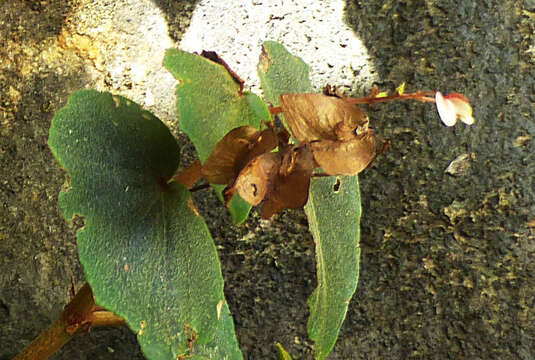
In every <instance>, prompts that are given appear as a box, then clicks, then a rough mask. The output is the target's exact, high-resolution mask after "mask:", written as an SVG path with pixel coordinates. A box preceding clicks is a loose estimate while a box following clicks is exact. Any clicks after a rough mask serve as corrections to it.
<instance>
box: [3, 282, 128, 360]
mask: <svg viewBox="0 0 535 360" xmlns="http://www.w3.org/2000/svg"><path fill="white" fill-rule="evenodd" d="M125 324H126V323H125V321H124V320H123V319H122V318H120V317H118V316H117V315H115V314H113V313H111V312H109V311H105V310H102V308H101V307H99V306H97V305H96V304H95V299H94V298H93V292H92V291H91V288H90V287H89V284H87V283H86V284H85V285H84V286H82V287H81V288H80V290H79V291H78V293H77V294H76V295H75V296H74V298H73V299H72V300H71V302H70V303H68V304H67V306H65V310H63V313H62V314H61V315H60V317H59V319H57V320H56V321H54V322H53V323H52V324H50V326H49V327H48V328H46V329H45V330H44V331H43V332H41V334H40V335H39V336H38V337H37V338H35V339H34V340H33V341H32V342H31V343H30V344H29V345H28V346H27V347H26V348H25V349H24V350H23V351H22V352H21V353H19V354H18V355H17V356H15V357H14V358H13V360H46V359H48V358H49V357H51V356H52V355H53V354H54V353H55V352H56V351H58V350H59V349H60V348H61V347H62V346H63V345H65V344H66V343H67V342H69V341H70V340H71V339H72V338H73V336H74V335H76V334H77V333H80V332H82V331H84V330H85V331H87V330H89V329H90V328H91V327H94V326H109V325H125Z"/></svg>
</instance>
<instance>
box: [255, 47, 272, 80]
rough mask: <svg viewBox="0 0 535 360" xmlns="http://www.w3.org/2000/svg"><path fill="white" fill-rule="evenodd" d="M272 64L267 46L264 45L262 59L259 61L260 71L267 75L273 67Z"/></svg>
mask: <svg viewBox="0 0 535 360" xmlns="http://www.w3.org/2000/svg"><path fill="white" fill-rule="evenodd" d="M271 63H272V61H271V57H270V56H269V54H268V53H267V51H266V48H265V46H263V45H262V53H261V54H260V59H259V61H258V70H259V71H260V72H262V73H264V74H265V73H266V72H267V71H268V69H269V67H270V66H271Z"/></svg>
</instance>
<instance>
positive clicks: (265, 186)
mask: <svg viewBox="0 0 535 360" xmlns="http://www.w3.org/2000/svg"><path fill="white" fill-rule="evenodd" d="M280 165H281V157H280V154H279V153H270V152H267V153H264V154H262V155H259V156H257V157H256V158H254V159H253V160H251V161H250V162H249V163H248V164H247V166H246V167H245V168H243V170H242V171H241V172H240V174H239V175H238V177H237V178H236V181H235V183H234V185H233V188H234V189H235V190H234V191H237V192H238V194H240V196H241V197H242V199H243V200H245V201H247V202H248V203H249V204H251V205H258V204H260V203H261V202H262V200H264V198H265V197H266V194H268V193H270V192H271V190H272V188H273V185H274V182H275V181H276V178H277V175H278V172H279V168H280Z"/></svg>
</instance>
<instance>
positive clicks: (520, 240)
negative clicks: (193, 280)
mask: <svg viewBox="0 0 535 360" xmlns="http://www.w3.org/2000/svg"><path fill="white" fill-rule="evenodd" d="M134 3H135V4H134ZM218 3H221V2H218ZM280 3H284V4H286V6H288V8H287V10H285V11H278V10H277V8H275V7H274V5H273V3H272V2H268V1H252V2H250V3H249V2H247V5H242V6H237V8H236V9H231V8H226V9H225V12H224V13H221V14H219V17H213V18H212V16H215V15H213V13H212V15H210V16H211V18H206V17H205V18H203V17H202V16H201V15H199V14H205V16H208V15H206V14H210V11H213V10H214V9H216V6H214V5H210V3H208V2H201V3H199V4H197V1H172V0H157V1H154V2H149V1H138V2H134V1H115V2H113V1H85V0H78V1H69V0H59V1H46V0H44V1H39V2H27V1H23V0H6V1H3V2H0V63H2V68H1V70H0V71H1V72H0V112H1V116H0V169H2V170H0V189H1V191H0V203H1V205H2V206H1V207H0V259H1V261H0V321H1V323H2V326H0V338H1V339H2V341H1V343H2V346H0V359H2V360H3V359H10V358H11V357H12V356H13V355H15V354H16V353H17V352H18V351H20V350H21V349H22V348H23V347H24V346H25V345H26V344H27V343H28V342H29V341H30V340H31V339H33V338H34V337H35V336H36V335H37V334H38V333H39V332H40V331H41V330H42V329H44V328H45V327H46V326H47V325H48V324H49V322H50V321H52V320H53V319H54V318H55V317H56V316H57V315H58V314H59V312H60V311H61V309H62V307H63V306H64V305H65V304H66V303H67V302H68V300H69V288H70V284H71V282H72V281H74V282H75V284H76V285H77V286H80V285H81V284H82V283H83V281H84V278H83V274H82V272H81V267H80V264H79V262H78V259H77V255H76V242H75V233H74V231H75V228H76V226H77V225H76V224H67V223H65V221H64V220H63V218H62V217H61V214H60V212H59V209H58V206H57V194H58V192H59V190H60V188H61V186H62V184H63V183H64V180H65V173H64V172H63V171H62V170H61V169H60V168H59V166H58V165H57V164H56V162H55V160H54V159H53V157H52V155H51V153H50V151H49V150H48V148H47V145H46V141H47V137H48V129H49V126H50V119H51V118H52V116H53V114H54V112H55V111H57V109H59V108H60V107H61V106H62V105H63V104H64V103H65V101H66V99H67V96H68V94H69V93H71V92H72V91H74V90H76V89H79V88H83V87H97V88H99V89H107V90H110V91H113V92H115V93H119V94H121V95H125V96H129V97H131V98H133V99H134V100H136V101H139V102H141V103H143V104H145V105H146V106H148V107H149V108H150V109H151V110H152V111H154V112H155V113H156V114H157V115H158V116H160V117H161V118H162V120H164V121H165V122H167V123H168V124H170V126H171V127H172V129H173V130H174V131H175V133H177V132H176V125H175V124H176V121H175V119H174V110H173V104H174V99H173V94H174V90H173V87H174V85H173V83H172V81H171V80H172V79H170V78H169V77H168V76H167V74H166V73H165V72H164V71H162V69H161V66H159V65H158V64H159V61H160V59H161V56H162V54H163V53H162V51H163V49H164V48H165V47H166V46H168V45H169V46H171V45H172V44H173V42H179V41H180V40H181V39H182V36H183V33H184V31H185V30H186V29H188V26H189V24H195V25H194V27H195V28H194V29H192V27H191V26H190V27H189V31H190V32H197V34H198V35H197V36H204V40H203V41H206V42H207V44H208V45H211V44H212V43H210V42H209V41H208V40H210V39H214V37H215V36H216V35H217V33H215V32H214V30H211V31H212V33H211V34H207V33H208V29H206V30H204V29H203V26H204V25H200V24H202V23H203V22H202V21H205V22H210V23H212V24H220V26H223V25H224V24H226V25H229V24H231V25H232V26H234V27H233V28H232V29H233V30H232V31H234V35H235V38H234V39H233V41H230V40H229V38H228V36H229V34H232V33H230V32H229V30H228V29H227V30H225V29H223V28H222V30H221V31H220V34H221V36H225V37H224V38H223V39H222V40H221V41H220V42H219V43H217V41H216V43H213V45H214V47H213V48H212V49H215V50H218V51H220V52H221V53H223V54H224V55H225V56H228V58H230V59H231V60H230V61H229V63H231V66H233V67H234V68H235V69H236V70H237V71H238V72H240V74H242V75H243V73H247V72H249V73H247V74H248V75H244V77H245V78H247V79H248V81H249V79H250V84H251V85H252V86H253V87H254V86H255V84H256V83H255V81H256V80H254V76H255V75H254V69H253V70H251V69H250V68H249V65H246V64H255V63H256V59H257V54H256V53H255V52H256V51H257V48H256V46H257V45H258V43H259V42H260V40H261V37H266V39H275V40H280V41H282V42H283V43H285V44H286V45H287V46H288V48H290V49H291V50H292V51H294V52H295V53H297V54H299V55H301V56H303V57H304V58H305V60H306V61H307V62H310V63H312V65H313V69H314V70H313V71H314V72H315V73H317V74H319V73H322V72H323V74H322V75H321V76H320V77H318V78H316V80H315V81H316V82H315V84H316V86H321V84H322V83H323V82H327V81H328V82H330V83H333V84H336V83H339V84H343V85H348V86H351V87H352V89H347V90H352V91H353V92H355V93H359V94H362V91H364V90H365V89H367V88H368V87H369V85H370V84H369V83H366V81H370V80H374V81H375V82H376V83H377V84H378V85H380V86H382V87H384V88H387V89H391V90H392V89H394V88H395V87H396V86H397V85H399V84H400V83H401V82H403V81H405V82H407V91H412V90H417V89H424V90H441V91H442V92H444V93H445V92H449V91H459V92H463V93H464V94H465V95H467V96H468V97H469V98H470V99H471V102H472V104H473V106H474V114H475V118H476V124H475V125H473V126H472V127H467V126H465V125H457V126H456V127H454V128H446V127H444V126H443V125H442V124H441V123H440V122H439V120H438V118H437V116H436V113H435V111H434V109H432V106H431V105H428V104H414V103H399V104H384V105H377V106H374V107H373V108H371V109H368V111H369V115H370V118H371V119H372V122H373V125H372V126H373V127H374V128H375V129H376V130H377V131H378V132H379V133H380V134H382V135H383V136H384V137H386V138H388V139H390V140H391V142H392V146H391V148H390V150H389V151H388V152H387V153H386V154H385V155H383V156H382V157H381V158H379V160H378V161H377V165H376V166H375V167H373V168H371V169H369V170H367V171H366V172H365V173H364V174H362V176H361V177H360V179H361V191H362V199H363V209H364V216H363V219H362V230H363V233H362V244H361V247H362V250H363V253H362V266H361V277H360V281H359V286H358V289H357V295H356V297H355V299H353V300H352V302H351V304H350V308H349V312H348V315H347V319H346V321H345V323H344V325H343V328H342V332H341V335H340V339H339V341H338V343H337V345H336V347H335V349H334V351H333V353H332V355H331V357H330V358H332V359H373V358H380V359H407V358H410V359H459V358H465V359H531V358H534V357H535V350H534V347H533V343H534V339H535V325H534V324H535V318H534V313H533V308H534V306H535V280H533V279H534V274H535V265H534V260H533V258H534V255H535V254H534V252H535V247H534V243H535V242H534V241H535V205H534V204H535V194H534V191H535V184H534V183H533V181H534V180H533V179H535V165H534V164H535V158H534V155H533V154H534V153H535V151H534V150H535V149H534V144H533V137H534V136H535V123H534V120H533V119H535V116H534V115H535V109H534V102H535V97H534V95H533V94H534V93H535V86H534V84H535V79H534V75H533V68H534V65H535V64H534V63H535V59H534V49H535V37H534V35H533V34H534V31H535V13H534V12H533V10H534V7H533V4H532V1H527V0H526V1H513V0H506V1H490V0H489V1H477V0H470V1H463V2H458V1H454V0H441V1H438V0H407V1H393V0H387V1H349V0H348V2H347V3H346V11H347V13H346V16H345V20H346V23H347V25H344V23H343V19H342V18H337V16H341V13H340V9H341V5H340V3H339V2H335V1H326V2H322V3H325V4H326V5H325V6H322V7H321V8H318V7H317V6H314V5H308V6H307V8H306V9H305V7H304V6H302V5H297V2H295V3H293V2H286V1H285V2H280ZM318 3H319V2H318ZM195 6H197V9H198V10H199V12H198V13H196V14H195V15H194V16H193V17H192V11H193V10H194V9H195ZM219 6H221V5H219ZM300 6H302V7H300ZM210 9H212V10H210ZM262 9H266V10H265V11H261V10H262ZM329 9H334V10H329ZM137 10H142V11H144V13H145V14H148V15H147V16H139V15H136V14H139V13H138V12H136V11H137ZM320 10H321V11H327V12H326V13H321V12H317V11H320ZM247 11H250V19H247V17H246V16H245V14H246V13H247ZM307 12H309V14H316V16H315V19H314V17H312V18H310V20H308V18H307V20H305V21H304V22H300V20H299V18H300V17H302V15H303V14H305V13H307ZM263 13H265V14H263ZM333 13H335V14H338V15H333ZM230 15H232V16H230ZM270 15H272V16H271V17H270ZM199 17H200V20H202V21H200V22H197V21H199V20H197V18H199ZM229 17H231V18H232V19H234V21H231V20H229V19H228V18H229ZM203 19H204V20H203ZM166 23H167V25H166ZM320 23H323V24H320ZM125 24H131V26H126V25H125ZM325 24H327V25H330V26H332V27H334V28H336V29H343V27H347V26H349V27H351V28H352V29H353V30H354V31H355V34H356V35H357V37H358V38H360V39H361V40H362V44H364V45H365V46H366V48H367V51H366V52H360V50H354V49H357V48H356V47H355V48H353V47H352V46H353V45H352V44H360V41H359V40H358V38H354V39H356V40H348V39H353V37H352V36H353V35H351V33H350V32H348V30H347V29H345V30H332V31H333V32H329V31H330V30H329V29H328V28H329V27H325V26H324V25H325ZM335 25H336V26H335ZM338 25H340V27H337V26H338ZM149 28H150V29H149ZM251 28H254V29H255V30H254V31H250V30H249V29H251ZM314 29H324V30H323V31H326V32H327V34H329V35H328V36H327V37H329V36H332V35H333V34H337V33H341V34H343V35H341V37H339V38H335V40H333V41H330V40H326V39H327V37H322V36H321V34H318V33H316V32H314V31H312V30H314ZM256 31H258V32H259V33H258V35H256V36H253V35H252V34H254V33H256ZM240 34H241V35H240ZM188 36H189V35H188ZM242 36H243V37H242ZM307 36H310V39H309V40H308V38H307ZM240 39H242V40H241V41H238V40H240ZM340 39H345V40H347V42H346V43H347V46H346V48H344V47H342V46H341V45H340V42H339V40H340ZM246 40H249V41H246ZM210 41H214V40H210ZM301 41H303V42H302V43H301ZM311 44H312V47H316V46H317V47H318V48H319V49H322V48H323V46H327V45H324V44H328V45H329V46H333V47H334V48H335V49H336V51H335V50H334V48H333V49H332V51H327V55H334V54H337V55H336V56H330V57H331V58H334V59H340V62H337V63H336V64H340V65H336V64H333V63H330V62H329V61H330V60H329V56H325V52H324V51H319V50H312V49H311V47H310V45H311ZM318 45H319V46H318ZM190 46H193V45H190ZM199 46H200V45H199ZM355 46H356V45H355ZM203 48H204V46H203ZM195 50H201V49H200V48H197V49H195ZM344 50H347V51H348V53H349V54H354V53H355V54H356V53H358V54H369V55H366V56H363V57H362V58H361V59H366V58H367V57H368V58H369V61H370V64H369V65H368V63H367V61H363V62H361V64H364V65H362V66H363V68H362V69H360V70H362V71H363V72H364V73H365V74H369V75H364V77H362V78H359V77H358V76H357V75H358V74H357V72H358V71H355V74H353V72H352V71H353V70H359V69H355V65H354V64H352V62H351V60H347V59H348V58H347V57H346V56H350V55H348V53H346V52H344ZM349 50H351V51H349ZM147 51H148V52H150V54H149V55H147V54H146V53H145V52H147ZM242 55H243V57H242ZM150 57H152V59H150ZM249 57H250V59H249ZM141 59H143V60H141ZM238 62H239V63H238ZM326 64H330V65H334V66H333V67H329V65H326ZM352 68H353V70H351V69H352ZM242 69H243V70H242ZM363 69H370V70H369V73H366V71H368V70H363ZM251 71H252V72H251ZM153 80H155V81H153ZM168 81H169V82H168ZM361 81H362V82H361ZM164 88H165V89H166V90H164ZM169 88H171V90H169ZM148 91H150V93H152V100H151V96H150V95H147V94H148ZM177 136H179V139H180V140H181V141H183V142H184V141H185V140H184V137H183V136H181V135H180V134H178V133H177ZM191 153H192V151H191V145H189V144H186V157H188V158H191V156H192V154H191ZM462 154H470V164H469V166H467V167H466V168H463V171H462V172H458V173H457V174H456V175H455V176H452V175H450V174H447V173H445V170H446V169H447V168H448V166H449V165H450V163H451V162H452V161H453V160H455V159H456V158H458V157H459V156H460V155H462ZM195 201H196V203H197V206H198V208H199V210H200V211H201V212H202V214H203V215H204V216H205V217H206V218H207V220H208V223H209V226H210V229H211V231H212V234H213V236H214V238H215V240H216V242H217V245H218V247H219V250H220V254H221V258H222V266H223V272H224V276H225V280H226V290H225V291H226V294H227V297H228V300H229V304H230V308H231V311H232V312H233V314H234V318H235V323H236V331H237V334H238V338H239V341H240V345H241V347H242V349H243V351H244V354H245V356H246V358H247V359H276V358H277V356H276V351H275V347H274V345H273V344H274V343H275V342H281V343H282V344H283V345H284V347H285V348H286V349H287V350H288V351H289V352H290V353H291V354H292V355H293V356H294V358H298V359H312V344H311V342H310V340H308V339H307V336H306V319H307V316H308V314H307V311H306V299H307V298H308V296H309V295H310V293H311V291H312V289H313V288H314V284H315V277H314V257H313V242H312V239H311V237H310V235H309V234H308V232H307V230H306V229H307V224H306V219H305V217H304V215H303V212H302V211H286V212H284V213H283V214H282V215H280V216H278V217H276V218H274V219H273V220H271V221H262V220H259V219H258V216H257V215H254V216H253V217H252V218H251V219H250V220H249V221H248V222H247V223H246V224H245V225H243V226H240V227H235V226H232V225H231V223H230V219H229V216H228V215H227V214H226V212H225V210H224V209H223V208H222V207H221V206H219V204H218V201H217V199H216V198H215V196H214V195H213V194H211V193H196V195H195ZM142 358H143V356H142V354H141V352H140V350H139V347H138V346H137V345H136V340H135V336H134V335H133V334H131V333H130V332H129V331H128V330H127V329H95V330H94V331H92V332H91V333H90V334H89V335H85V336H80V337H77V338H76V339H75V340H74V341H72V342H71V343H69V344H68V345H66V346H65V347H64V348H63V349H62V350H61V351H60V352H59V353H58V354H56V355H55V356H54V359H103V360H104V359H142Z"/></svg>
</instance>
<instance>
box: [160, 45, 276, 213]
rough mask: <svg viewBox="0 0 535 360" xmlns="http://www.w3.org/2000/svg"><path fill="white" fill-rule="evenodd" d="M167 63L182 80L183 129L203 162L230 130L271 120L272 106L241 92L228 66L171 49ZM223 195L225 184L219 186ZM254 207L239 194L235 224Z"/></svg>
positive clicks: (234, 204)
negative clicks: (267, 105) (226, 67)
mask: <svg viewBox="0 0 535 360" xmlns="http://www.w3.org/2000/svg"><path fill="white" fill-rule="evenodd" d="M164 64H165V66H166V67H167V69H168V70H169V71H170V72H171V73H172V74H173V76H174V77H175V78H176V79H178V81H179V84H178V86H177V97H178V99H177V107H178V114H179V115H178V116H179V122H180V129H181V130H182V131H184V132H185V133H186V134H187V135H188V136H189V138H190V139H191V141H192V142H193V144H194V145H195V148H196V149H197V153H198V154H199V159H200V160H201V162H202V163H204V161H205V160H206V158H207V157H208V156H209V155H210V153H211V152H212V150H213V149H214V148H215V146H216V144H217V142H218V141H219V140H221V138H223V136H225V135H226V134H227V133H228V132H229V131H230V130H232V129H234V128H236V127H239V126H242V125H252V126H254V127H256V128H260V124H261V123H262V122H265V121H270V120H271V115H270V114H269V109H268V108H267V107H266V105H265V104H264V102H263V101H262V100H261V99H260V98H259V97H258V96H256V95H254V94H252V93H249V92H244V93H243V94H240V92H239V90H240V86H239V84H238V83H237V82H236V81H235V80H234V79H233V78H232V76H231V75H230V73H229V72H228V71H227V69H225V67H224V66H222V65H220V64H217V63H215V62H213V61H211V60H208V59H206V58H204V57H201V56H198V55H194V54H190V53H188V52H185V51H182V50H176V49H172V50H168V51H167V54H166V55H165V59H164ZM215 188H216V189H217V191H218V193H219V196H220V197H221V191H222V190H223V188H224V186H216V187H215ZM250 209H251V206H250V205H249V204H248V203H246V202H245V201H244V200H242V199H241V198H240V197H239V196H235V197H234V199H232V201H231V203H230V207H229V210H230V213H231V215H232V219H233V221H234V223H241V222H243V221H245V219H246V218H247V216H248V214H249V211H250Z"/></svg>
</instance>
